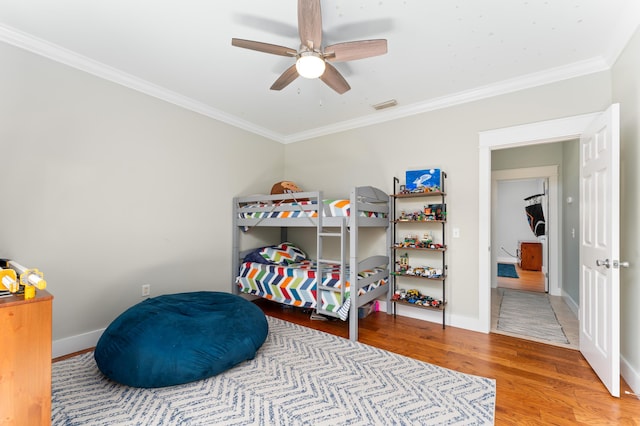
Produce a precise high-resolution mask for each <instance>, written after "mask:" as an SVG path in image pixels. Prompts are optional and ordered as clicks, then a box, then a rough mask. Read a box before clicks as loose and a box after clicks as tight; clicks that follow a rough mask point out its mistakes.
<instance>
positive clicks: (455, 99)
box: [283, 58, 609, 143]
mask: <svg viewBox="0 0 640 426" xmlns="http://www.w3.org/2000/svg"><path fill="white" fill-rule="evenodd" d="M608 69H609V67H608V66H607V64H606V63H605V61H604V60H603V59H601V58H593V59H590V60H586V61H581V62H574V63H573V64H569V65H566V66H563V67H557V68H551V69H548V70H545V71H541V72H537V73H532V74H527V75H524V76H520V77H517V78H513V79H509V80H503V81H501V82H498V83H495V84H490V85H487V86H482V87H477V88H475V89H471V90H466V91H463V92H458V93H453V94H450V95H447V96H443V97H440V98H435V99H430V100H427V101H425V102H416V103H414V104H411V105H407V106H400V107H394V108H393V109H389V110H384V112H378V113H376V114H373V115H368V116H365V117H361V118H356V119H353V120H346V121H342V122H339V123H335V124H331V125H329V126H324V127H318V128H315V129H311V130H308V131H304V132H299V133H295V134H292V135H288V136H283V140H284V141H283V143H293V142H300V141H303V140H306V139H311V138H316V137H319V136H326V135H329V134H332V133H338V132H344V131H346V130H351V129H356V128H360V127H365V126H371V125H373V124H379V123H384V122H386V121H391V120H397V119H399V118H404V117H409V116H412V115H416V114H422V113H425V112H429V111H435V110H439V109H444V108H449V107H452V106H455V105H461V104H465V103H468V102H474V101H478V100H481V99H487V98H491V97H494V96H498V95H504V94H507V93H512V92H517V91H520V90H524V89H530V88H532V87H537V86H543V85H545V84H550V83H555V82H557V81H562V80H568V79H570V78H576V77H581V76H583V75H588V74H593V73H596V72H601V71H606V70H608Z"/></svg>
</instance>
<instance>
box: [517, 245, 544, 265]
mask: <svg viewBox="0 0 640 426" xmlns="http://www.w3.org/2000/svg"><path fill="white" fill-rule="evenodd" d="M520 268H522V269H524V270H525V271H542V243H537V242H526V241H521V242H520Z"/></svg>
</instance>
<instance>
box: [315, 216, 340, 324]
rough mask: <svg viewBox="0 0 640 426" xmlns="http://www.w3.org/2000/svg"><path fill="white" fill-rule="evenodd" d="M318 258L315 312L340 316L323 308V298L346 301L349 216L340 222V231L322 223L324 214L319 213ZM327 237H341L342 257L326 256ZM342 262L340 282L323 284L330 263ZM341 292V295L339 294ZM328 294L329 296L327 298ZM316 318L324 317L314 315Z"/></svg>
mask: <svg viewBox="0 0 640 426" xmlns="http://www.w3.org/2000/svg"><path fill="white" fill-rule="evenodd" d="M318 216H319V217H318V242H317V244H318V245H317V248H318V260H317V263H318V264H317V272H316V274H317V275H316V277H317V278H316V279H317V283H318V284H317V287H316V292H317V295H316V300H317V302H316V310H315V314H321V315H328V316H331V317H338V316H339V314H338V313H336V312H332V311H330V310H326V309H323V308H322V300H323V299H324V300H335V299H338V300H341V301H342V303H344V301H345V291H346V280H347V238H346V237H347V218H344V220H342V221H341V222H340V229H339V230H338V231H329V230H328V229H326V228H324V226H323V225H322V217H321V216H322V214H319V215H318ZM325 238H339V239H340V259H339V260H331V259H327V258H325V256H324V254H323V253H324V244H323V240H324V239H325ZM336 263H338V264H340V272H339V275H338V280H339V282H338V283H337V285H335V286H327V285H324V284H323V280H322V277H323V276H324V274H325V271H326V270H327V269H328V268H329V267H330V266H329V264H336ZM335 293H339V297H336V296H338V294H335ZM324 296H326V297H327V298H325V297H324ZM314 317H315V319H324V318H321V317H318V316H317V315H314Z"/></svg>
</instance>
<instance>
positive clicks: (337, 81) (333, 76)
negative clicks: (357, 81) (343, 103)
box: [320, 64, 351, 95]
mask: <svg viewBox="0 0 640 426" xmlns="http://www.w3.org/2000/svg"><path fill="white" fill-rule="evenodd" d="M326 65H327V67H326V68H325V70H324V74H322V75H321V76H320V80H322V81H324V83H325V84H326V85H327V86H329V87H331V88H332V89H333V90H335V91H336V92H338V93H339V94H341V95H342V94H343V93H344V92H346V91H348V90H349V89H351V86H349V83H347V80H345V79H344V77H343V76H342V74H340V73H339V72H338V70H337V69H336V68H335V67H334V66H333V65H331V64H326Z"/></svg>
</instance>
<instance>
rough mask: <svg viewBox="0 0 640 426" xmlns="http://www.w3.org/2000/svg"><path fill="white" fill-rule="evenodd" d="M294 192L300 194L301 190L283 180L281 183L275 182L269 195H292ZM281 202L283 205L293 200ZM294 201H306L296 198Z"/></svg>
mask: <svg viewBox="0 0 640 426" xmlns="http://www.w3.org/2000/svg"><path fill="white" fill-rule="evenodd" d="M294 192H302V189H300V187H298V185H296V184H295V183H293V182H291V181H289V180H283V181H280V182H277V183H275V184H274V185H273V186H272V187H271V195H275V194H292V193H294ZM283 201H284V202H285V203H291V202H293V201H294V200H283ZM296 201H307V199H306V198H304V199H301V198H296Z"/></svg>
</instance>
